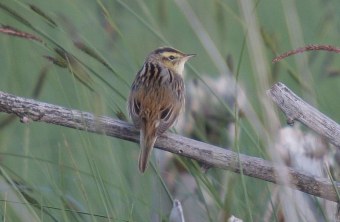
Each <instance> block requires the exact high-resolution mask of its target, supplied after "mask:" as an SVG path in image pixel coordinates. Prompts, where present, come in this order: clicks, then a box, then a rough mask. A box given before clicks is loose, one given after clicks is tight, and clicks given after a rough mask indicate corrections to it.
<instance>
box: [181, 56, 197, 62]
mask: <svg viewBox="0 0 340 222" xmlns="http://www.w3.org/2000/svg"><path fill="white" fill-rule="evenodd" d="M195 56H196V54H186V55H185V57H184V58H185V61H188V60H189V59H191V58H192V57H195Z"/></svg>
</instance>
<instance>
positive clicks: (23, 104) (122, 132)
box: [0, 91, 340, 201]
mask: <svg viewBox="0 0 340 222" xmlns="http://www.w3.org/2000/svg"><path fill="white" fill-rule="evenodd" d="M0 112H6V113H11V114H15V115H17V116H18V117H19V118H20V119H21V121H22V122H28V121H29V120H33V121H40V122H46V123H51V124H56V125H60V126H66V127H70V128H74V129H78V130H84V131H87V132H93V133H98V134H105V135H108V136H112V137H117V138H121V139H124V140H129V141H133V142H138V140H139V135H138V131H137V130H136V129H135V128H134V127H133V126H132V125H131V124H128V123H126V122H123V121H120V120H116V119H112V118H110V117H105V116H95V115H93V114H91V113H88V112H82V111H79V110H72V109H68V108H64V107H61V106H56V105H52V104H47V103H42V102H38V101H35V100H32V99H25V98H22V97H17V96H14V95H11V94H8V93H4V92H1V91H0ZM156 147H159V148H160V149H162V150H166V151H169V152H172V153H175V154H179V155H182V156H186V157H189V158H192V159H195V160H198V161H201V162H204V163H206V164H208V165H210V166H212V167H219V168H223V169H226V170H230V171H233V172H236V173H241V167H242V171H243V174H244V175H247V176H250V177H254V178H258V179H261V180H265V181H269V182H272V183H280V180H279V179H278V178H277V176H276V173H275V172H279V171H280V169H281V170H282V169H284V170H285V172H288V173H289V175H290V181H288V182H289V183H288V182H286V183H285V184H289V186H291V187H292V188H294V189H297V190H300V191H302V192H305V193H308V194H311V195H314V196H318V197H322V198H325V199H328V200H331V201H338V198H337V195H336V192H335V189H334V187H333V185H332V183H331V182H330V181H329V180H328V179H325V178H319V177H313V176H311V175H309V174H307V173H304V172H299V171H297V170H295V169H292V168H287V167H285V166H273V165H272V164H271V163H270V162H269V161H266V160H263V159H261V158H257V157H250V156H246V155H243V154H238V153H235V152H232V151H230V150H228V149H223V148H220V147H217V146H213V145H209V144H206V143H202V142H199V141H195V140H192V139H189V138H185V137H182V136H179V135H176V134H173V133H165V134H164V135H163V136H161V137H159V138H158V139H157V142H156ZM240 166H241V167H240ZM136 170H137V169H136ZM337 186H338V188H339V187H340V186H339V185H337Z"/></svg>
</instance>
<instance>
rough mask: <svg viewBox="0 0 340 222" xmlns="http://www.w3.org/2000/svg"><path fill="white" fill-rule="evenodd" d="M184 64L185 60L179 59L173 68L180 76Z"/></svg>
mask: <svg viewBox="0 0 340 222" xmlns="http://www.w3.org/2000/svg"><path fill="white" fill-rule="evenodd" d="M184 64H185V61H180V62H179V64H178V65H177V67H176V68H175V70H176V72H177V73H178V74H180V75H181V76H182V75H183V71H184Z"/></svg>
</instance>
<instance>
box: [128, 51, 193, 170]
mask: <svg viewBox="0 0 340 222" xmlns="http://www.w3.org/2000/svg"><path fill="white" fill-rule="evenodd" d="M193 56H195V55H194V54H185V53H183V52H180V51H178V50H176V49H173V48H170V47H161V48H158V49H156V50H154V51H152V52H151V53H150V54H149V55H148V56H147V58H146V60H145V62H144V65H143V67H142V68H141V70H140V71H139V72H138V73H137V75H136V77H135V80H134V82H133V83H132V86H131V91H130V95H129V100H128V112H129V115H130V117H131V119H132V121H133V123H134V125H135V127H136V128H137V129H140V153H139V161H138V166H139V170H140V171H141V172H142V173H143V172H144V171H145V169H146V168H147V166H148V159H149V156H150V154H151V150H152V148H153V146H154V144H155V142H156V139H157V137H158V136H159V135H161V134H162V133H164V132H165V131H166V130H167V129H169V128H170V127H171V126H172V124H173V123H174V122H175V120H176V119H177V117H178V115H179V113H180V111H181V108H182V107H183V105H184V97H185V89H184V82H183V78H182V75H183V69H184V64H185V63H186V62H187V61H188V60H189V59H190V58H191V57H193Z"/></svg>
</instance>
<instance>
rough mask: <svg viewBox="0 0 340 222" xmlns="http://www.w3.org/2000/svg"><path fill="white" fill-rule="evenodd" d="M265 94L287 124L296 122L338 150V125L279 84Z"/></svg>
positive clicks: (339, 141) (339, 131)
mask: <svg viewBox="0 0 340 222" xmlns="http://www.w3.org/2000/svg"><path fill="white" fill-rule="evenodd" d="M267 94H268V95H269V96H270V97H271V98H272V99H273V101H274V102H275V103H276V104H277V105H278V106H279V107H280V109H281V110H282V111H283V112H284V113H285V115H286V117H287V122H288V123H289V124H293V123H294V120H298V121H299V122H301V123H303V124H305V125H306V126H308V127H309V128H311V129H312V130H314V131H315V132H317V133H318V134H320V135H321V136H324V137H325V138H327V139H328V140H329V142H331V143H332V144H334V145H335V146H336V147H338V148H340V125H339V124H337V123H336V122H335V121H333V120H331V119H330V118H328V117H327V116H325V115H324V114H322V113H321V112H320V111H318V110H317V109H315V108H314V107H312V106H311V105H309V104H308V103H306V102H305V101H303V100H302V99H301V98H300V97H298V96H297V95H296V94H294V93H293V92H292V91H291V90H290V89H288V88H287V87H286V86H285V85H284V84H282V83H280V82H279V83H276V84H275V85H273V86H272V88H271V89H270V90H268V91H267Z"/></svg>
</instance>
